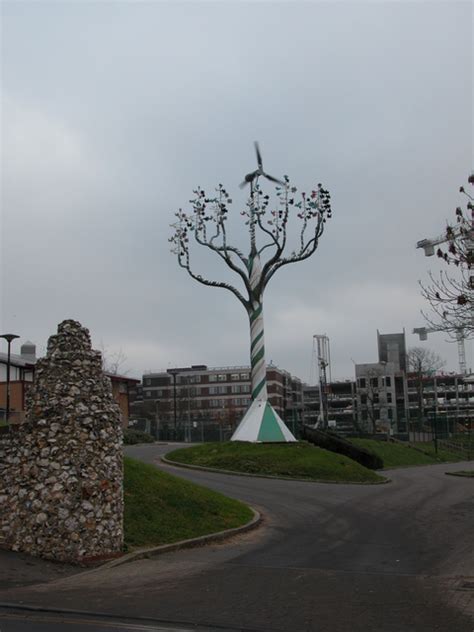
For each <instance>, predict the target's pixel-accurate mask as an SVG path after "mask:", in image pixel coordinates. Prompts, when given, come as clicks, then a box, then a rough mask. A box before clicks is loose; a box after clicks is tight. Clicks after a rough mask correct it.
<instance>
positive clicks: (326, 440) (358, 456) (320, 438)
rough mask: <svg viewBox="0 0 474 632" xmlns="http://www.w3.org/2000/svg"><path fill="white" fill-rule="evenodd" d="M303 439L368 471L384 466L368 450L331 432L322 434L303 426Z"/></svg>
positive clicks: (378, 458) (320, 431)
mask: <svg viewBox="0 0 474 632" xmlns="http://www.w3.org/2000/svg"><path fill="white" fill-rule="evenodd" d="M303 437H304V438H305V439H306V440H307V441H309V442H310V443H312V444H314V445H317V446H318V447H320V448H324V449H325V450H330V451H331V452H337V454H344V456H348V457H349V458H350V459H353V460H354V461H357V463H360V464H361V465H363V466H364V467H368V468H369V469H370V470H380V469H382V468H383V466H384V464H383V460H382V459H381V458H380V457H379V456H377V455H376V454H374V453H373V452H371V451H370V450H366V449H365V448H361V447H359V446H356V445H354V444H353V443H351V442H350V441H346V440H345V439H343V438H342V437H339V436H338V435H336V434H334V433H332V432H323V431H322V430H316V429H315V428H310V427H309V426H303Z"/></svg>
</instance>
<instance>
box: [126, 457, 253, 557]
mask: <svg viewBox="0 0 474 632" xmlns="http://www.w3.org/2000/svg"><path fill="white" fill-rule="evenodd" d="M124 499H125V515H124V528H125V547H126V549H127V550H132V549H135V548H139V547H146V546H159V545H161V544H170V543H172V542H178V541H179V540H186V539H188V538H194V537H198V536H201V535H207V534H209V533H216V532H217V531H224V530H225V529H232V528H234V527H240V526H242V525H244V524H246V523H247V522H249V521H250V520H251V519H252V517H253V512H252V511H251V509H250V508H249V507H247V506H246V505H244V504H243V503H241V502H239V501H237V500H234V499H232V498H227V497H226V496H223V495H222V494H219V493H217V492H214V491H211V490H210V489H206V488H205V487H201V486H200V485H195V484H194V483H190V482H188V481H184V480H182V479H180V478H177V477H175V476H172V475H171V474H167V473H166V472H162V471H161V470H158V469H157V468H156V467H154V466H153V465H147V464H145V463H141V462H140V461H136V460H135V459H131V458H130V457H125V458H124Z"/></svg>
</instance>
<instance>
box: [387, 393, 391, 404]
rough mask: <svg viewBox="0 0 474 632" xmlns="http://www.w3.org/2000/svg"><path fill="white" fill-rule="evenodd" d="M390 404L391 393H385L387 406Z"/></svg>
mask: <svg viewBox="0 0 474 632" xmlns="http://www.w3.org/2000/svg"><path fill="white" fill-rule="evenodd" d="M391 403H392V393H387V404H391Z"/></svg>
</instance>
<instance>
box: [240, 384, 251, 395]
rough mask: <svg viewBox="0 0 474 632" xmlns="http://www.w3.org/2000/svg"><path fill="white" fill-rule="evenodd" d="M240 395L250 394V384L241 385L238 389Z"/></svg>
mask: <svg viewBox="0 0 474 632" xmlns="http://www.w3.org/2000/svg"><path fill="white" fill-rule="evenodd" d="M240 392H241V393H250V384H242V386H241V387H240Z"/></svg>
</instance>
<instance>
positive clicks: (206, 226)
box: [169, 176, 331, 311]
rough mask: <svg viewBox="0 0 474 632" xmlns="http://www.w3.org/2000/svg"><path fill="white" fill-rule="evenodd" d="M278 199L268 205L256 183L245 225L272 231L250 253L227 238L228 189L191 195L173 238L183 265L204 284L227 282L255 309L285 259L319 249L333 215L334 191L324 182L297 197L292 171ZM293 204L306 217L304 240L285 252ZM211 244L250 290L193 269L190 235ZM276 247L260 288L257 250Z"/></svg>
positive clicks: (300, 258) (295, 258) (279, 188)
mask: <svg viewBox="0 0 474 632" xmlns="http://www.w3.org/2000/svg"><path fill="white" fill-rule="evenodd" d="M276 189H277V198H278V199H277V203H276V205H275V206H274V209H273V210H270V211H268V207H269V204H270V196H269V195H267V194H265V193H264V192H263V191H262V189H261V188H260V186H259V184H258V182H256V183H255V184H254V185H253V188H252V189H251V195H250V197H249V198H248V200H247V205H246V208H245V209H244V210H243V211H242V212H241V215H242V216H243V217H244V218H245V225H246V226H248V228H249V232H250V233H251V234H252V232H253V233H255V229H256V228H258V229H259V230H260V231H261V234H262V235H263V236H265V237H267V240H266V241H267V243H265V244H264V245H263V246H262V247H261V248H259V249H258V248H256V252H253V253H252V247H253V243H252V240H251V248H250V253H249V256H248V257H246V256H245V255H244V254H243V252H242V250H241V249H240V248H238V247H236V246H231V245H229V243H228V239H227V230H226V221H227V215H228V213H229V205H230V204H232V200H231V199H230V197H229V195H228V193H227V191H226V190H225V189H224V187H223V186H222V185H221V184H219V186H218V187H217V188H216V196H215V197H212V198H211V197H208V196H206V192H205V191H204V190H202V189H201V188H199V187H198V188H197V189H196V190H195V191H194V192H193V193H194V198H193V199H191V200H190V204H191V206H192V209H191V211H190V212H188V213H185V212H184V211H183V210H182V209H179V211H178V212H177V213H176V217H177V221H176V222H175V223H174V224H173V225H172V226H173V228H174V234H173V235H172V237H171V238H170V240H169V241H170V242H171V243H172V252H173V253H174V254H175V255H176V256H177V259H178V263H179V265H180V266H181V267H182V268H184V269H185V270H187V272H188V274H189V275H190V276H191V277H192V278H193V279H195V280H196V281H199V282H200V283H202V284H203V285H207V286H210V287H222V288H224V289H226V290H229V291H230V292H232V293H233V294H234V295H235V296H236V297H237V298H238V299H239V301H240V302H241V303H242V304H243V306H244V307H245V308H246V309H247V311H248V310H249V309H250V306H251V304H252V299H254V298H255V294H257V295H261V294H262V293H263V291H264V289H265V287H266V286H267V284H268V282H269V281H270V279H271V278H272V276H273V275H274V274H275V272H276V271H277V270H278V269H279V268H281V267H282V266H284V265H288V264H290V263H296V262H298V261H303V260H304V259H307V258H309V257H310V256H311V255H312V254H313V253H314V252H315V251H316V249H317V247H318V244H319V238H320V237H321V235H322V234H323V230H324V225H325V223H326V221H327V219H330V218H331V203H330V195H329V192H328V191H327V190H325V189H323V187H322V185H321V184H318V186H317V188H316V189H315V190H312V191H311V193H310V194H309V195H307V194H306V193H302V194H301V197H300V200H299V201H295V193H296V192H297V189H296V187H293V186H290V183H289V178H288V176H285V183H284V185H282V186H277V187H276ZM291 207H294V208H295V209H296V210H297V214H296V215H297V219H299V220H300V221H301V228H300V230H299V246H298V248H297V249H295V250H294V251H293V252H292V253H291V254H289V255H287V256H284V251H285V248H286V244H287V228H288V222H289V216H290V210H291ZM191 237H192V238H194V241H195V242H196V243H197V244H198V245H200V246H203V247H205V248H208V249H210V250H212V251H214V252H215V253H216V254H217V255H218V256H219V258H220V259H222V261H224V262H225V264H226V265H227V267H228V268H230V269H231V270H232V271H233V272H235V273H236V274H237V275H238V276H239V277H240V279H241V281H242V283H243V285H244V288H245V294H246V296H244V295H243V294H242V292H240V291H239V290H238V289H237V288H235V287H234V286H233V285H231V284H229V283H225V282H221V281H212V280H210V279H205V278H203V277H202V276H201V275H199V274H196V273H194V272H193V270H192V269H191V254H190V240H191ZM270 249H272V252H271V253H270V254H269V256H268V258H267V260H266V261H264V262H262V263H263V268H262V275H261V281H260V284H259V286H258V288H257V289H256V290H255V289H254V290H253V291H252V289H251V287H250V282H249V262H250V260H251V257H252V256H255V254H258V255H259V256H260V255H262V254H263V253H264V252H265V251H269V252H270Z"/></svg>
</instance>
